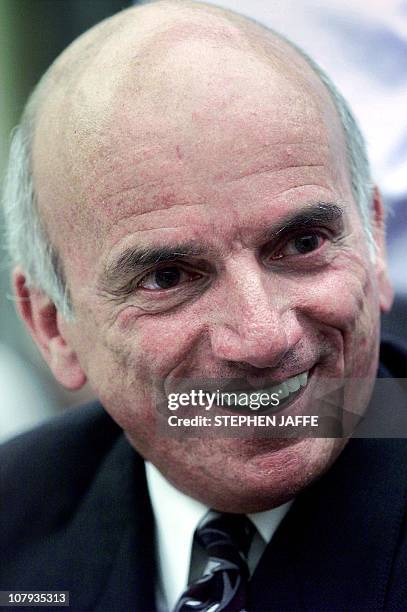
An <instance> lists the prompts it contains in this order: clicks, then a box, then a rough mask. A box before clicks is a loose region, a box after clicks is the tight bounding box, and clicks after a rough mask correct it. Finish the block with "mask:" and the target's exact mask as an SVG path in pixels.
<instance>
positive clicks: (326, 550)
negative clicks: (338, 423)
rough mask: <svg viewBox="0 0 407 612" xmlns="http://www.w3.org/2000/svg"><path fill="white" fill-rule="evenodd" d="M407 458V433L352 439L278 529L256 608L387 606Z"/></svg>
mask: <svg viewBox="0 0 407 612" xmlns="http://www.w3.org/2000/svg"><path fill="white" fill-rule="evenodd" d="M406 465H407V449H406V444H405V441H404V440H356V439H354V440H351V441H350V442H349V444H348V446H347V447H346V449H345V450H344V451H343V453H342V454H341V456H340V457H339V459H338V460H337V462H336V463H335V464H334V466H333V467H332V468H331V470H330V471H329V472H328V473H327V474H326V475H325V476H324V477H323V478H321V479H320V481H319V482H317V483H315V484H314V485H313V486H311V487H310V488H309V489H308V490H307V491H305V492H304V493H303V494H302V495H300V496H299V498H298V499H297V501H296V502H295V503H294V505H293V506H292V508H291V509H290V511H289V513H288V514H287V516H286V517H285V519H284V521H283V522H282V524H281V525H280V528H279V529H278V530H277V533H276V534H275V536H274V538H273V540H272V541H271V543H270V544H269V546H268V547H267V549H266V552H265V554H264V555H263V557H262V559H261V562H260V564H259V566H258V568H257V570H256V572H255V574H254V576H253V578H252V581H251V591H252V605H251V606H250V609H252V610H259V611H260V610H262V611H264V610H293V609H296V610H301V609H302V610H313V611H315V610H328V609H329V610H360V609H362V608H363V609H366V610H376V609H383V607H384V605H385V596H386V588H387V586H388V583H389V577H390V572H391V566H392V560H393V558H394V555H395V549H396V546H397V538H398V536H399V531H400V525H401V521H402V516H403V512H404V510H405V505H406V484H405V483H406V479H407V468H406Z"/></svg>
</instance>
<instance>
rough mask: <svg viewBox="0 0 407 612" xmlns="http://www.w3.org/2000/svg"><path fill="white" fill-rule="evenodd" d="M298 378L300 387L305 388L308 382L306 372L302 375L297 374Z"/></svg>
mask: <svg viewBox="0 0 407 612" xmlns="http://www.w3.org/2000/svg"><path fill="white" fill-rule="evenodd" d="M298 378H299V379H300V385H301V387H305V385H306V384H307V382H308V372H303V373H302V374H299V375H298Z"/></svg>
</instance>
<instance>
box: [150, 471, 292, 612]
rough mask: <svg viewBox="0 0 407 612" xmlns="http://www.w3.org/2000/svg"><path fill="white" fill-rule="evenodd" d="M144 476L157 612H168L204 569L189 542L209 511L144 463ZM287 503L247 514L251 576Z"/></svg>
mask: <svg viewBox="0 0 407 612" xmlns="http://www.w3.org/2000/svg"><path fill="white" fill-rule="evenodd" d="M146 475H147V485H148V491H149V494H150V499H151V504H152V508H153V513H154V519H155V532H156V558H157V561H158V568H157V569H158V576H157V583H156V600H157V610H159V612H168V610H172V609H173V608H174V606H175V604H176V602H177V601H178V599H179V597H180V595H181V594H182V592H183V591H184V590H185V588H186V586H187V584H188V582H189V581H190V579H195V578H197V577H198V576H199V575H201V573H202V571H203V569H204V567H205V562H206V560H205V559H204V558H203V557H202V552H201V551H199V550H193V548H192V543H193V536H194V532H195V529H196V528H197V526H198V524H199V523H200V522H201V521H202V519H203V517H204V516H205V515H206V514H207V512H208V510H209V508H208V507H207V506H205V505H204V504H202V503H200V502H199V501H196V500H195V499H192V498H191V497H188V496H187V495H185V494H184V493H181V491H179V490H178V489H176V488H175V487H174V486H173V485H172V484H170V483H169V482H168V480H166V479H165V478H164V476H163V475H162V474H161V473H160V472H159V471H158V470H157V468H156V467H155V466H154V465H152V464H151V463H147V462H146ZM291 504H292V501H290V502H288V503H286V504H284V505H282V506H279V507H278V508H273V509H272V510H266V511H265V512H256V513H255V514H248V517H249V518H250V520H251V521H252V522H253V524H254V525H255V527H256V528H257V533H256V535H255V537H254V538H253V542H252V545H251V547H250V550H249V555H248V566H249V571H250V573H253V571H254V569H255V567H256V565H257V563H258V561H259V560H260V557H261V555H262V554H263V552H264V550H265V548H266V546H267V544H268V543H269V542H270V540H271V538H272V536H273V534H274V532H275V531H276V529H277V527H278V526H279V524H280V522H281V521H282V519H283V517H284V516H285V515H286V513H287V511H288V509H289V507H290V506H291ZM191 560H192V562H191Z"/></svg>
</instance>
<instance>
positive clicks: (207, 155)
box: [42, 39, 346, 258]
mask: <svg viewBox="0 0 407 612" xmlns="http://www.w3.org/2000/svg"><path fill="white" fill-rule="evenodd" d="M140 62H141V64H142V65H141V68H138V66H139V63H140ZM146 66H149V68H150V69H149V70H147V69H146ZM152 66H154V69H152ZM137 70H139V74H137V78H136V77H135V74H134V73H135V72H137ZM303 72H304V73H303V74H302V73H301V71H300V70H299V69H298V66H295V65H294V64H293V66H292V67H291V68H288V69H287V67H286V66H283V64H282V62H281V61H280V60H279V59H275V60H274V62H273V61H271V62H270V61H266V59H265V58H262V57H259V56H258V55H256V56H255V55H254V54H253V53H250V52H248V51H247V50H246V49H239V48H235V47H234V46H233V45H232V46H230V45H229V46H221V47H220V46H219V45H218V44H217V43H215V42H213V43H211V42H209V43H208V41H205V42H202V41H201V40H194V39H192V40H191V39H188V40H183V39H181V40H180V41H179V42H178V43H177V44H175V45H172V46H171V48H168V49H166V51H165V53H162V54H161V56H160V58H159V61H157V62H156V63H155V64H154V63H153V64H151V62H150V63H149V62H147V61H146V64H145V65H144V64H143V54H141V57H140V55H138V56H137V61H136V60H135V61H134V62H130V63H129V64H128V65H127V67H126V70H124V71H122V72H121V74H120V78H119V77H116V81H115V84H114V87H113V90H112V91H111V92H110V93H109V103H108V104H106V103H105V102H103V104H102V106H101V101H100V100H101V99H102V100H103V99H104V98H103V95H102V96H100V95H99V90H98V89H97V88H96V89H95V87H89V83H88V82H87V81H86V80H85V81H83V82H82V84H81V85H80V87H79V95H77V98H76V100H75V101H74V102H73V103H72V108H73V114H72V117H71V118H68V119H67V121H68V124H69V123H72V122H74V125H70V126H68V129H67V130H66V131H65V133H64V135H63V138H62V139H61V141H62V142H64V141H66V142H65V146H64V147H61V146H59V150H58V145H56V149H57V151H56V152H55V154H54V159H58V160H59V167H57V168H56V171H53V175H54V176H53V177H52V176H48V177H47V178H48V180H47V181H45V180H44V178H45V177H46V175H47V172H45V173H44V172H43V180H42V186H43V191H42V193H43V195H45V196H46V195H48V200H49V201H52V202H53V207H52V210H50V211H49V213H50V214H49V218H50V223H51V224H52V220H53V219H55V217H56V215H55V214H54V213H55V210H57V209H58V207H60V208H62V207H63V209H64V214H63V215H61V214H60V212H59V214H58V215H57V223H58V228H59V231H58V234H59V236H60V238H59V240H60V241H61V242H60V243H59V244H58V245H57V246H58V248H59V249H60V250H61V251H62V252H65V253H66V252H68V251H69V255H70V256H71V257H73V258H78V257H79V255H78V254H79V253H81V256H82V255H83V257H85V256H86V257H92V258H93V257H94V252H95V249H96V248H97V249H98V250H99V251H103V250H104V249H106V248H107V249H108V248H111V247H112V246H113V245H114V244H115V243H116V242H117V241H119V240H120V238H121V236H122V235H124V234H125V233H126V231H128V226H129V223H130V220H131V224H132V227H133V228H134V230H135V231H137V230H140V231H145V230H146V229H148V227H149V225H151V226H152V227H154V226H155V225H157V215H158V216H159V217H160V225H161V226H164V227H165V225H167V226H169V225H171V223H172V222H174V223H176V222H179V218H180V217H184V220H185V211H186V209H187V207H191V206H196V205H200V204H206V205H208V204H211V205H213V206H215V207H216V206H218V205H219V203H220V202H222V204H224V203H225V201H226V200H229V201H230V202H231V201H232V200H234V205H236V199H238V200H239V198H241V199H242V202H243V200H244V198H246V200H247V199H248V198H250V197H251V196H252V191H253V190H256V189H258V188H259V182H258V181H262V184H263V185H265V184H266V183H268V185H267V189H268V190H269V192H270V197H272V194H273V191H274V193H277V192H278V190H279V189H283V188H288V187H289V184H288V183H287V181H289V180H290V179H289V176H288V175H287V172H286V170H287V168H290V167H291V168H293V169H295V168H296V167H298V166H303V167H304V168H305V167H308V168H312V167H315V168H318V167H320V166H322V165H325V166H326V168H327V169H329V172H330V173H331V179H332V181H335V180H337V181H338V182H339V183H340V182H341V181H342V182H343V181H344V180H345V176H344V175H345V174H346V169H345V167H346V163H345V159H344V146H343V136H342V132H341V128H340V125H339V122H338V119H337V117H336V114H335V111H334V109H333V106H332V103H331V102H330V99H329V96H328V94H327V92H326V91H325V90H324V88H323V87H322V85H321V84H320V83H319V81H318V79H317V77H316V76H315V75H313V73H312V72H310V71H309V70H308V71H306V70H304V71H303ZM141 77H142V78H141ZM93 78H95V75H94V74H93ZM105 96H106V93H105ZM48 163H49V162H48ZM51 165H52V164H51ZM47 167H49V166H46V168H47ZM284 172H285V173H284ZM311 174H312V171H311ZM55 176H57V177H58V182H57V184H58V195H57V196H55V191H56V190H55ZM307 180H310V178H307ZM44 185H46V186H44ZM293 186H294V184H293ZM47 190H48V194H46V193H45V192H46V191H47ZM61 195H62V198H61ZM50 196H51V197H50ZM58 196H59V198H60V201H59V203H58V204H55V199H56V197H57V198H58ZM45 199H47V197H45ZM61 199H62V201H61ZM190 210H192V209H190ZM219 220H220V221H221V219H219ZM61 224H62V225H67V227H70V228H72V227H75V228H76V232H75V242H72V241H71V240H70V241H69V243H67V242H66V240H64V241H62V239H61V237H63V236H66V235H67V233H66V232H63V231H62V232H61ZM51 233H52V227H51ZM70 235H71V236H72V232H70ZM78 245H79V248H78Z"/></svg>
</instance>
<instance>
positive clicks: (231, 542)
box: [196, 513, 255, 558]
mask: <svg viewBox="0 0 407 612" xmlns="http://www.w3.org/2000/svg"><path fill="white" fill-rule="evenodd" d="M254 532H255V527H254V525H253V523H252V522H251V521H250V519H248V518H247V516H245V515H244V514H229V513H228V514H227V513H224V514H217V516H215V517H213V518H211V519H210V520H209V521H207V522H205V523H204V524H203V525H202V526H201V527H198V529H197V531H196V537H197V540H198V542H199V543H200V544H201V545H202V546H203V547H204V548H205V549H206V551H207V552H208V554H209V556H215V557H224V558H225V557H226V558H227V557H228V552H229V554H230V552H231V551H232V550H235V551H238V552H239V553H241V554H243V556H244V557H245V558H246V557H247V553H248V552H249V548H250V544H251V542H252V539H253V536H254Z"/></svg>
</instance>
